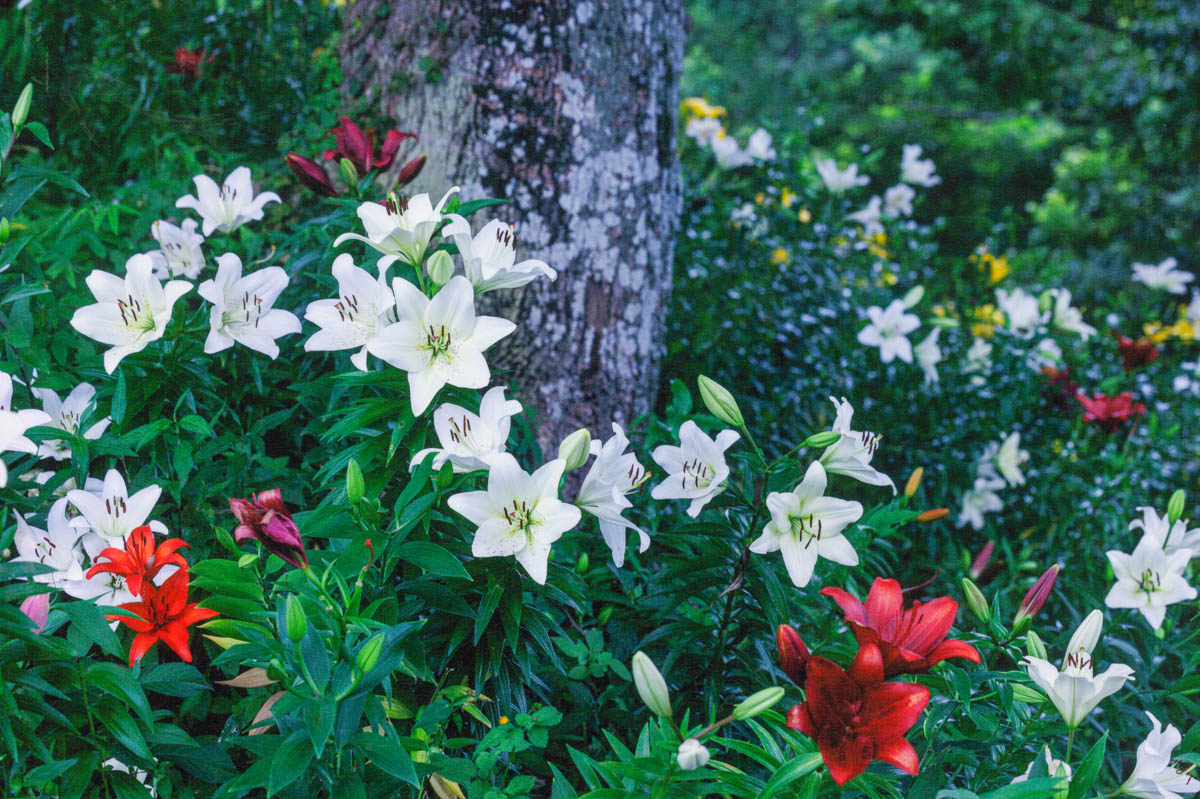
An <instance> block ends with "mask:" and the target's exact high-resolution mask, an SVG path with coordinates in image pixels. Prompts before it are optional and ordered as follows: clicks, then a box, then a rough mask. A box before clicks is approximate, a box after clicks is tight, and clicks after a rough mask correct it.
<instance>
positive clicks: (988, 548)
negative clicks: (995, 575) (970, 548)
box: [967, 541, 996, 580]
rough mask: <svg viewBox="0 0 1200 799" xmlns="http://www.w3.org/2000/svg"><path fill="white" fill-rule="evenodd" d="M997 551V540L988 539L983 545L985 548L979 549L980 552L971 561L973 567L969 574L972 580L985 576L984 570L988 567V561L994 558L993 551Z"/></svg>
mask: <svg viewBox="0 0 1200 799" xmlns="http://www.w3.org/2000/svg"><path fill="white" fill-rule="evenodd" d="M995 551H996V542H995V541H988V542H987V543H986V544H984V545H983V549H981V550H979V554H978V555H976V556H975V560H973V561H971V568H970V569H969V570H968V571H967V574H968V575H969V576H970V577H971V579H972V580H978V579H979V578H980V577H982V576H983V572H984V570H985V569H987V567H988V563H989V562H990V561H991V559H992V553H993V552H995Z"/></svg>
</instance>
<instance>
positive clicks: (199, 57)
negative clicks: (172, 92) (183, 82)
mask: <svg viewBox="0 0 1200 799" xmlns="http://www.w3.org/2000/svg"><path fill="white" fill-rule="evenodd" d="M206 52H207V51H206V50H189V49H188V48H186V47H176V48H175V63H174V64H167V72H177V73H179V74H182V75H191V76H192V77H193V78H194V77H196V76H198V75H199V74H200V70H201V69H202V68H203V67H204V65H205V64H207V63H208V62H210V61H212V60H213V59H214V58H216V57H217V54H216V53H213V54H212V55H210V56H209V57H208V58H205V57H204V55H205V53H206Z"/></svg>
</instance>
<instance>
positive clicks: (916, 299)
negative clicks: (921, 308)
mask: <svg viewBox="0 0 1200 799" xmlns="http://www.w3.org/2000/svg"><path fill="white" fill-rule="evenodd" d="M923 299H925V287H924V286H913V287H912V288H911V289H909V290H908V293H907V294H905V295H904V307H905V308H916V307H917V306H918V305H920V304H921V300H923Z"/></svg>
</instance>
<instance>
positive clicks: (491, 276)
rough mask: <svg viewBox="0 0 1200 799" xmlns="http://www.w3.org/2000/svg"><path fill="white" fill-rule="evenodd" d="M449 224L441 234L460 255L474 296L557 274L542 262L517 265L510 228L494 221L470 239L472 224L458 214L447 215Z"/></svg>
mask: <svg viewBox="0 0 1200 799" xmlns="http://www.w3.org/2000/svg"><path fill="white" fill-rule="evenodd" d="M446 218H447V219H449V220H450V224H448V225H446V227H445V229H444V230H443V231H442V233H443V235H445V236H447V237H449V238H452V239H454V244H455V245H456V246H457V247H458V253H459V255H461V256H462V262H463V271H464V272H465V273H466V275H467V280H469V281H470V282H471V286H472V287H473V288H474V289H475V293H476V294H483V293H485V292H488V291H495V290H496V289H515V288H518V287H520V286H524V285H525V284H527V283H530V282H532V281H533V280H535V279H537V278H538V277H541V276H545V277H548V278H550V279H551V280H554V279H556V278H557V277H558V272H556V271H554V270H553V269H551V268H550V266H549V265H548V264H546V262H545V261H538V260H534V259H529V260H525V261H521V262H520V263H516V260H517V237H516V234H515V233H514V232H513V228H512V225H506V224H504V223H503V222H501V221H500V220H499V219H493V220H492V221H491V222H488V223H487V224H486V225H484V226H483V229H482V230H480V231H479V232H478V233H476V234H475V236H474V238H472V237H471V224H470V223H469V222H468V221H467V220H466V219H465V218H463V217H461V216H459V215H458V214H447V215H446Z"/></svg>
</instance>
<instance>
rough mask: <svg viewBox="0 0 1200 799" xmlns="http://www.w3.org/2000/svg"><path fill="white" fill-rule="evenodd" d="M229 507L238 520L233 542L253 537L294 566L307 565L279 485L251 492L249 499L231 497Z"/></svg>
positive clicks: (304, 566)
mask: <svg viewBox="0 0 1200 799" xmlns="http://www.w3.org/2000/svg"><path fill="white" fill-rule="evenodd" d="M229 508H230V509H231V510H232V511H233V515H234V516H236V517H237V520H238V526H237V527H235V528H234V530H233V540H234V541H237V542H238V543H239V544H240V543H242V542H243V541H249V540H251V539H254V540H256V541H258V542H259V543H261V544H262V545H263V546H264V547H266V549H267V551H268V552H271V553H272V554H275V555H278V556H279V557H281V558H283V559H284V560H285V561H287V562H288V563H290V564H292V565H293V566H296V567H297V568H301V569H307V568H308V556H307V555H305V554H304V539H302V538H301V537H300V529H299V528H298V527H296V522H294V521H292V513H291V511H289V510H288V508H287V505H284V504H283V494H282V493H281V492H280V490H279V489H278V488H272V489H271V490H270V491H260V492H258V493H257V494H251V495H250V499H248V500H245V499H230V500H229Z"/></svg>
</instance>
